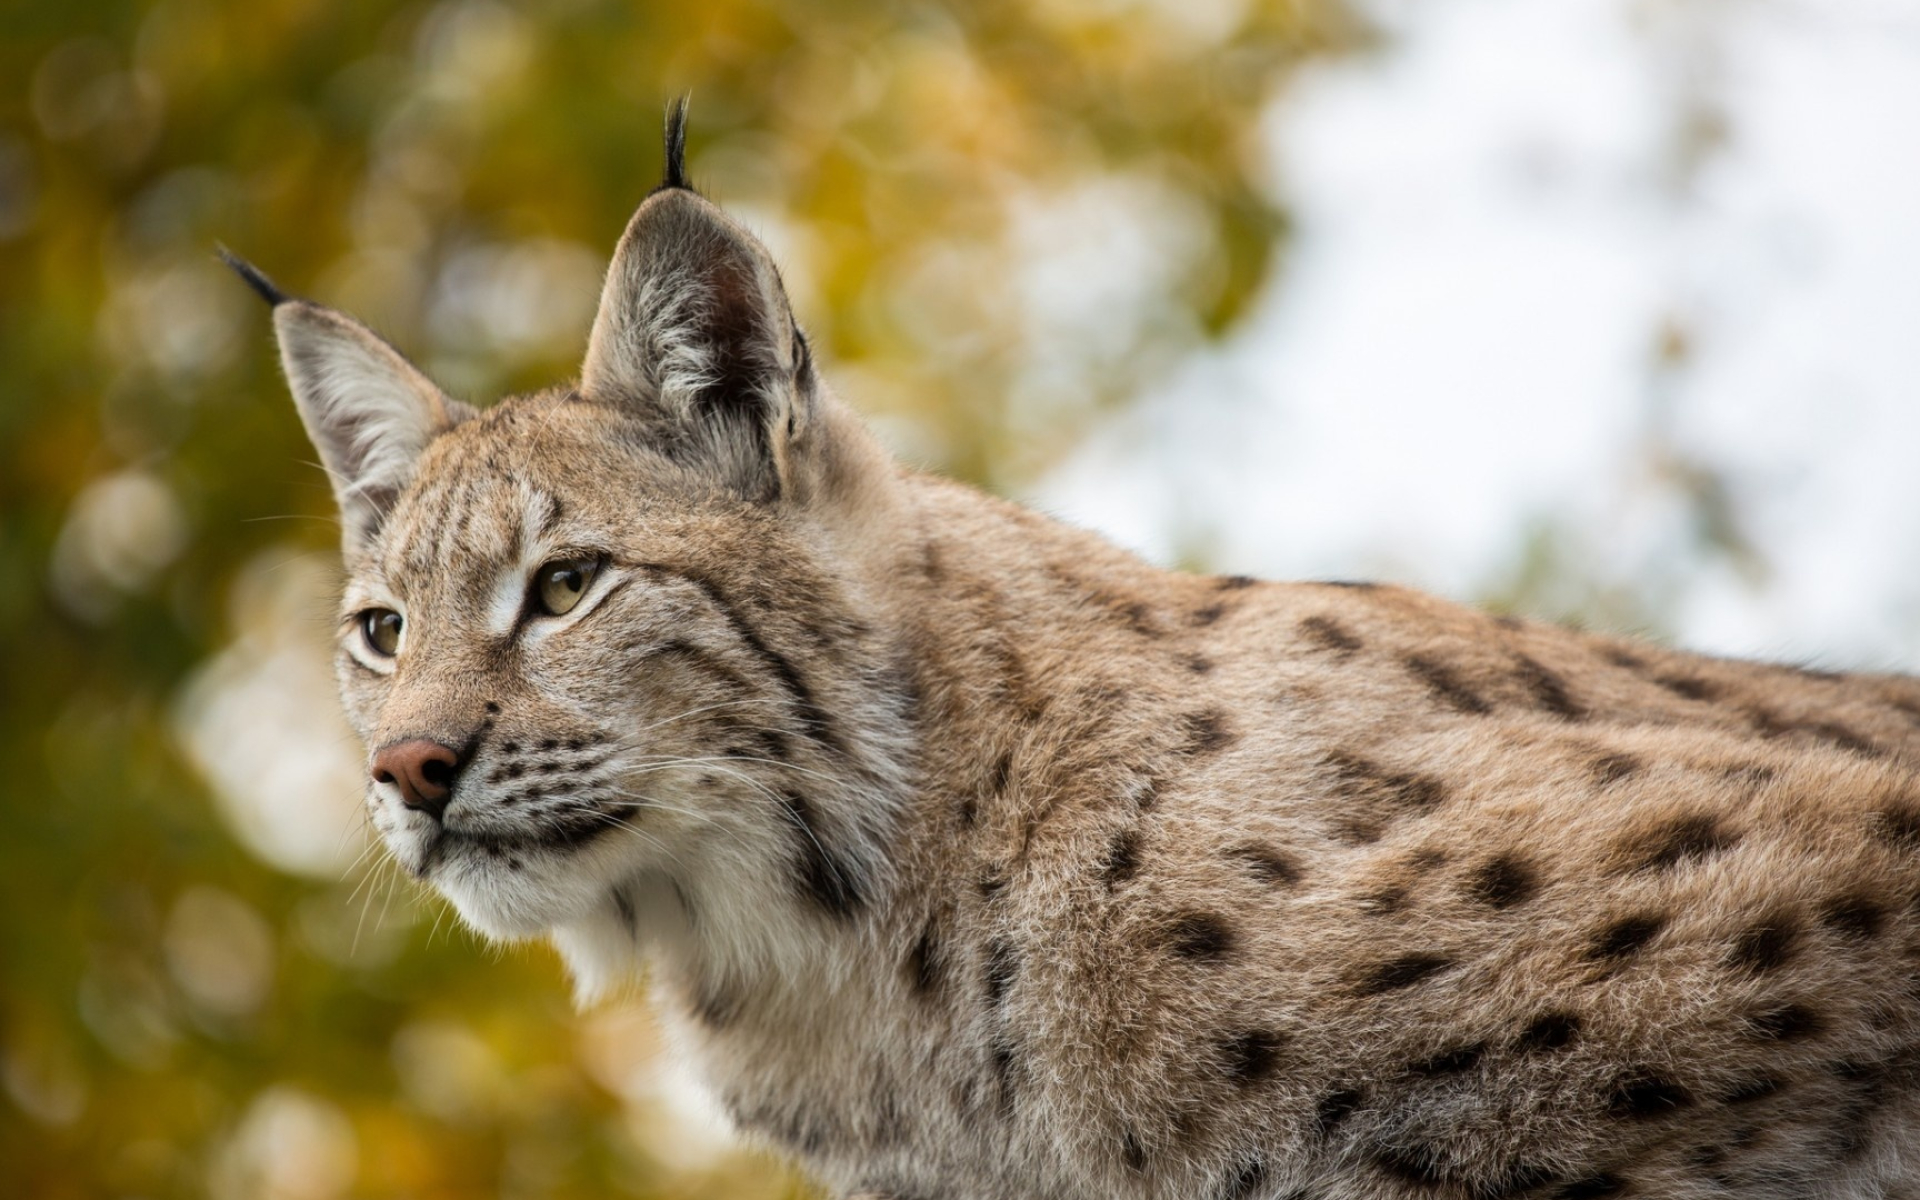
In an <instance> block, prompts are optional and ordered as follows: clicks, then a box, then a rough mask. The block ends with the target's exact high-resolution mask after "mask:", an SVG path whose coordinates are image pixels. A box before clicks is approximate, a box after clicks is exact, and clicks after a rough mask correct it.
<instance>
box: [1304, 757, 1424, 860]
mask: <svg viewBox="0 0 1920 1200" xmlns="http://www.w3.org/2000/svg"><path fill="white" fill-rule="evenodd" d="M1326 761H1327V765H1328V766H1329V767H1331V768H1332V769H1333V774H1334V783H1335V792H1336V794H1337V795H1338V796H1339V797H1340V798H1341V799H1343V800H1349V801H1355V802H1363V803H1364V802H1369V801H1379V802H1385V803H1388V804H1392V805H1394V806H1396V807H1398V808H1406V809H1412V810H1413V811H1415V812H1428V811H1431V810H1432V809H1435V808H1438V807H1440V805H1442V804H1444V803H1445V802H1446V799H1447V789H1446V785H1445V784H1443V783H1441V782H1440V781H1439V780H1438V779H1435V778H1434V777H1432V776H1431V775H1415V774H1413V773H1411V772H1403V771H1389V770H1386V769H1385V768H1383V767H1381V766H1380V765H1379V764H1377V763H1374V762H1370V761H1368V760H1367V759H1364V758H1360V757H1358V756H1356V755H1352V754H1348V753H1346V752H1344V751H1335V752H1334V753H1332V754H1329V755H1327V759H1326ZM1375 836H1376V837H1377V836H1378V835H1377V834H1376V835H1375ZM1369 840H1371V839H1369Z"/></svg>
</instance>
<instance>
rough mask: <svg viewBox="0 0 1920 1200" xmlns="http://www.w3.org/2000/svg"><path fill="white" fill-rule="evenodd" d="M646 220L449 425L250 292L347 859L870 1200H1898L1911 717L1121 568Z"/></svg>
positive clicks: (1343, 596) (1245, 584)
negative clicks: (564, 361)
mask: <svg viewBox="0 0 1920 1200" xmlns="http://www.w3.org/2000/svg"><path fill="white" fill-rule="evenodd" d="M683 130H684V109H683V106H676V107H675V109H674V111H673V112H672V113H670V114H669V119H668V136H667V156H666V157H667V168H666V175H665V180H664V182H663V183H661V185H660V186H659V187H658V188H657V189H656V190H655V191H654V192H653V193H652V194H651V195H650V196H648V197H647V199H646V201H645V202H644V203H643V204H641V205H640V208H639V211H638V212H637V213H635V214H634V217H633V220H632V223H631V224H630V225H629V226H628V227H627V229H626V232H625V234H624V235H623V236H622V238H621V239H620V243H619V246H618V248H617V249H616V250H615V252H614V256H613V262H612V266H611V268H610V269H609V271H608V273H607V281H606V287H605V291H604V292H603V294H602V296H601V299H600V308H599V313H598V316H597V317H596V319H595V321H594V324H593V329H592V333H591V335H590V337H589V340H588V344H587V350H586V359H585V363H584V365H583V366H582V367H581V371H580V377H579V379H578V381H577V382H575V383H572V384H569V385H565V386H561V387H557V388H554V389H552V390H549V391H544V392H539V393H536V394H532V395H523V396H512V397H509V398H507V399H504V400H501V401H500V402H499V403H497V404H495V405H493V406H492V407H490V408H487V409H485V410H480V409H476V408H472V407H469V406H468V405H466V404H464V403H461V402H460V401H457V400H453V399H450V398H448V397H447V396H446V395H445V394H444V393H442V392H441V391H440V390H439V389H438V388H437V387H436V386H435V385H434V384H433V383H432V382H431V381H429V380H428V379H427V378H426V377H425V376H424V375H422V374H421V373H420V372H419V371H418V370H417V369H415V368H414V367H413V366H412V365H411V364H410V363H409V362H408V361H407V360H406V359H405V358H403V357H402V356H401V355H400V354H399V353H398V352H397V351H395V350H394V349H393V348H392V347H391V346H389V345H387V344H386V343H385V342H383V341H381V340H380V339H379V338H378V337H376V336H375V335H374V334H373V333H371V332H369V331H368V330H367V329H366V328H365V327H364V326H362V325H360V324H359V323H357V322H356V321H354V320H352V319H351V318H349V317H346V316H344V315H342V314H340V313H338V312H335V311H333V310H331V309H328V308H325V307H322V306H320V305H317V304H313V303H310V302H307V301H304V300H299V299H294V298H290V297H287V296H285V295H283V294H281V293H280V292H279V291H278V290H277V289H276V288H275V287H274V286H273V285H272V284H271V283H270V282H268V280H267V279H266V277H265V276H263V275H261V274H260V273H259V272H258V271H256V270H254V269H253V268H252V267H250V266H248V265H246V264H245V263H242V262H240V261H239V260H237V259H232V260H230V261H231V262H232V263H233V265H234V266H235V268H236V269H237V270H238V271H239V272H240V273H241V275H242V276H243V277H244V278H245V279H246V280H247V281H248V282H249V283H251V284H252V285H253V286H254V288H255V289H256V290H258V291H259V292H260V293H261V294H262V295H263V296H265V297H266V299H267V300H268V301H270V302H271V304H272V306H273V323H274V328H275V330H276V332H277V334H278V337H279V343H280V349H281V354H282V359H283V362H284V365H285V369H286V375H287V379H288V381H289V383H290V385H291V388H292V391H293V395H294V399H295V401H296V402H297V404H298V407H299V411H300V416H301V419H302V420H303V421H304V422H305V424H306V428H307V431H308V433H309V434H310V435H311V436H312V438H313V441H314V443H315V445H316V446H317V447H318V448H319V452H320V455H321V458H322V460H323V462H324V464H325V466H326V468H327V470H328V472H329V474H330V475H331V476H332V480H333V484H334V488H335V492H336V496H337V499H338V502H339V506H340V510H341V514H342V516H343V518H344V527H345V561H346V568H347V583H346V589H345V602H344V607H343V609H342V612H341V617H340V624H339V636H338V643H339V657H338V663H339V678H340V686H341V691H342V693H343V694H344V697H345V703H346V708H347V712H348V714H349V715H350V717H351V720H352V722H353V724H354V726H355V727H356V729H357V730H358V732H359V733H360V735H361V737H362V738H364V739H365V742H366V745H367V747H368V748H369V752H370V753H369V758H368V771H369V780H368V785H367V805H368V807H369V809H370V811H371V813H372V820H373V823H374V825H375V826H376V827H377V828H378V829H379V831H380V833H381V835H382V836H383V837H384V839H385V841H386V844H387V846H388V848H389V849H390V850H391V852H392V854H393V856H394V857H395V858H396V859H397V860H398V861H399V862H400V863H401V865H403V866H404V867H405V868H406V869H407V870H408V871H409V872H411V873H412V874H413V875H415V876H416V877H418V878H419V879H421V880H424V881H425V882H427V883H428V884H430V885H432V886H433V887H435V888H438V889H439V890H440V891H441V892H443V893H444V894H445V895H446V896H447V897H448V898H449V899H450V900H451V901H452V903H453V904H454V905H455V906H456V907H457V908H458V909H459V911H460V913H461V914H462V915H463V916H464V917H465V919H466V920H467V921H468V922H470V923H471V924H472V925H473V926H474V927H475V928H476V929H478V930H481V931H482V932H484V933H485V934H487V935H489V936H491V937H496V938H504V939H515V938H534V937H543V938H548V939H551V940H552V942H553V943H554V944H555V945H556V946H558V947H559V949H560V952H561V953H562V955H563V956H564V957H565V959H566V961H567V963H568V964H569V965H570V968H571V970H572V973H573V976H574V979H575V982H576V986H577V988H578V990H579V992H580V993H581V995H582V996H583V997H587V998H591V997H594V996H597V995H600V994H602V993H604V992H606V991H607V990H608V989H610V988H614V987H616V986H619V985H620V984H621V983H622V982H623V981H626V980H628V979H630V978H632V977H633V975H634V973H635V972H636V970H637V969H638V968H640V966H641V965H642V964H643V963H645V964H648V967H649V971H650V977H651V979H652V980H653V983H654V988H655V991H656V993H657V1000H658V1003H659V1005H660V1007H661V1009H662V1010H663V1013H664V1015H665V1019H666V1020H667V1021H669V1022H670V1023H671V1024H672V1025H673V1026H675V1032H676V1034H677V1038H678V1042H679V1044H680V1045H681V1046H682V1047H683V1049H684V1052H685V1053H686V1054H688V1055H690V1056H691V1058H692V1060H693V1062H694V1065H695V1066H696V1068H697V1070H698V1072H699V1073H700V1075H701V1076H702V1077H703V1078H704V1079H705V1081H706V1083H707V1084H708V1086H709V1087H710V1088H711V1089H712V1091H713V1094H714V1095H715V1096H716V1097H717V1098H718V1100H719V1101H720V1103H721V1104H722V1105H723V1106H724V1107H725V1109H726V1110H727V1111H728V1112H729V1113H730V1114H731V1116H732V1118H733V1120H734V1122H735V1123H736V1124H737V1126H738V1127H739V1129H740V1130H741V1131H742V1132H743V1134H745V1135H746V1136H749V1137H752V1138H756V1139H760V1140H763V1141H765V1142H766V1143H769V1144H771V1145H773V1146H776V1147H779V1148H781V1149H783V1150H784V1151H785V1152H787V1153H790V1154H792V1155H793V1156H795V1157H797V1158H798V1159H799V1160H800V1162H801V1163H803V1164H804V1165H805V1166H806V1167H807V1168H808V1169H809V1170H811V1171H812V1172H813V1173H814V1174H815V1175H816V1176H817V1177H818V1178H819V1179H821V1180H822V1181H824V1183H825V1184H826V1185H827V1186H828V1187H829V1188H830V1189H831V1190H832V1191H833V1192H834V1194H836V1195H841V1196H854V1195H857V1196H862V1197H879V1198H885V1200H1015V1198H1043V1197H1044V1198H1048V1200H1110V1198H1113V1197H1131V1198H1147V1197H1157V1198H1164V1200H1174V1198H1179V1200H1188V1198H1207V1200H1253V1198H1261V1200H1282V1198H1285V1200H1309V1198H1313V1200H1363V1198H1365V1200H1375V1198H1386V1200H1391V1198H1400V1197H1405V1198H1420V1200H1495V1198H1501V1197H1541V1198H1548V1197H1554V1198H1559V1200H1594V1198H1597V1197H1611V1196H1621V1197H1627V1196H1636V1197H1665V1198H1673V1200H1689V1198H1695V1197H1698V1198H1701V1200H1705V1198H1708V1197H1713V1198H1723V1197H1748V1198H1752V1197H1779V1198H1782V1200H1785V1198H1788V1197H1793V1198H1799V1197H1851V1198H1859V1200H1867V1198H1869V1197H1875V1198H1886V1200H1891V1198H1893V1197H1920V775H1917V774H1916V772H1917V771H1920V681H1916V680H1914V679H1910V678H1901V677H1896V676H1872V675H1839V674H1829V673H1823V672H1817V671H1809V670H1804V669H1798V668H1794V667H1787V666H1770V665H1764V664H1756V663H1746V662H1735V661H1728V660H1722V659H1713V658H1706V657H1702V656H1698V655H1693V654H1687V653H1681V652H1677V651H1673V650H1668V649H1663V648H1659V647H1656V646H1652V645H1646V644H1641V643H1636V642H1629V641H1623V640H1616V639H1612V638H1607V637H1599V636H1593V635H1590V634H1585V633H1579V632H1574V631H1571V630H1567V629H1563V628H1559V627H1555V626H1551V625H1545V624H1536V623H1531V622H1526V621H1520V620H1515V619H1512V618H1504V617H1502V618H1495V617H1491V616H1487V615H1484V614H1482V613H1479V612H1476V611H1472V610H1469V609H1466V608H1461V607H1458V606H1455V605H1453V604H1449V603H1446V602H1443V601H1440V600H1436V599H1433V598H1431V597H1428V596H1425V595H1421V594H1419V593H1416V592H1412V591H1407V590H1404V589H1401V588H1397V587H1389V586H1381V585H1373V584H1353V583H1306V584H1278V583H1260V582H1256V581H1254V580H1252V579H1247V578H1242V577H1238V576H1235V577H1230V578H1207V577H1197V576H1193V575H1185V574H1178V573H1174V572H1169V571H1163V570H1159V569H1157V568H1155V567H1152V566H1149V565H1147V564H1145V563H1143V562H1141V561H1139V560H1137V559H1135V558H1133V557H1131V556H1129V555H1128V554H1126V553H1124V552H1122V551H1120V550H1117V549H1115V548H1113V547H1111V546H1109V545H1107V544H1105V543H1104V542H1102V541H1101V540H1100V539H1099V538H1097V537H1095V536H1093V535H1091V534H1088V533H1085V532H1082V531H1080V530H1077V529H1072V528H1069V527H1067V526H1064V525H1061V524H1059V523H1057V522H1055V521H1052V520H1050V519H1048V518H1046V517H1044V516H1040V515H1037V514H1035V513H1032V512H1028V511H1026V510H1024V509H1021V508H1018V507H1015V506H1014V505H1012V504H1008V503H1005V502H1002V501H1000V500H996V499H994V498H992V497H989V496H985V495H982V494H980V493H978V492H975V491H972V490H970V489H968V488H965V487H962V486H959V485H957V484H954V483H950V482H947V481H945V480H941V479H936V478H932V477H929V476H926V475H923V474H919V473H916V472H913V471H910V470H906V469H903V468H902V467H900V466H898V465H896V464H895V463H894V462H892V461H891V460H890V459H889V457H888V456H887V454H886V453H885V452H884V451H883V450H882V449H881V448H880V447H879V446H878V444H877V443H876V442H875V440H874V438H873V437H872V436H870V435H869V434H868V432H867V431H866V430H865V429H864V428H863V427H862V425H861V423H860V421H859V419H858V418H857V417H856V416H855V415H854V414H853V412H852V411H851V410H850V409H849V408H848V407H847V406H846V405H845V404H843V403H842V402H841V401H840V400H839V399H838V398H836V397H835V395H834V394H833V392H832V391H831V390H830V388H829V386H828V384H827V383H826V381H825V380H824V379H823V378H822V377H821V375H820V373H819V370H818V368H817V365H816V363H815V361H814V359H813V357H812V355H811V354H810V353H809V351H808V344H807V339H806V337H805V335H804V334H802V332H801V330H800V328H799V326H798V325H797V324H796V323H795V320H794V316H793V313H792V312H791V311H790V309H789V307H788V303H787V299H786V295H785V293H784V292H783V290H782V288H781V283H780V276H779V273H778V271H777V270H776V269H775V267H774V264H773V262H772V261H771V260H770V259H769V257H768V255H767V252H766V251H765V249H764V248H763V247H762V246H761V245H760V244H759V243H758V242H757V241H756V240H755V239H754V238H753V237H752V235H751V234H749V233H748V232H747V231H746V230H745V229H744V228H742V227H741V226H740V225H739V224H737V223H736V222H734V221H733V220H731V219H730V218H728V217H727V216H726V215H725V214H724V213H722V212H721V211H720V209H718V208H716V207H715V206H714V205H713V204H711V203H709V202H708V201H707V200H705V199H703V198H702V197H701V196H700V195H698V194H697V193H696V192H695V191H694V190H693V189H692V188H691V187H690V186H689V184H688V182H687V179H686V176H685V172H684V168H683V165H682V160H683V157H684V152H683V145H684V132H683Z"/></svg>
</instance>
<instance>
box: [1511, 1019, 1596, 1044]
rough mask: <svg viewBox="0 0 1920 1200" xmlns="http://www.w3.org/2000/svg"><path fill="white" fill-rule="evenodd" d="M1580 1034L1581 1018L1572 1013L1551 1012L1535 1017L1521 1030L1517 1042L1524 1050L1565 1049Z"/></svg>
mask: <svg viewBox="0 0 1920 1200" xmlns="http://www.w3.org/2000/svg"><path fill="white" fill-rule="evenodd" d="M1578 1036H1580V1018H1579V1017H1576V1016H1574V1015H1573V1014H1572V1013H1562V1012H1550V1013H1544V1014H1542V1015H1540V1016H1538V1017H1535V1018H1534V1019H1533V1023H1532V1024H1530V1025H1528V1026H1527V1027H1526V1028H1525V1029H1523V1030H1521V1031H1520V1038H1519V1040H1518V1041H1517V1042H1516V1043H1515V1045H1516V1046H1518V1048H1519V1049H1520V1050H1522V1051H1544V1050H1564V1049H1565V1048H1566V1047H1567V1046H1569V1045H1571V1044H1572V1043H1573V1039H1574V1038H1576V1037H1578Z"/></svg>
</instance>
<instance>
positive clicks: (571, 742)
mask: <svg viewBox="0 0 1920 1200" xmlns="http://www.w3.org/2000/svg"><path fill="white" fill-rule="evenodd" d="M586 747H587V744H586V743H585V742H583V741H581V740H580V739H579V738H569V739H568V740H567V749H569V750H584V749H586Z"/></svg>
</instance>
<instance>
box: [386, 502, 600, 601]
mask: <svg viewBox="0 0 1920 1200" xmlns="http://www.w3.org/2000/svg"><path fill="white" fill-rule="evenodd" d="M563 511H564V510H563V507H562V505H561V503H560V501H559V500H558V499H557V498H556V497H554V496H552V495H551V494H549V493H547V492H545V491H543V490H541V489H540V488H538V487H535V486H534V485H532V484H530V483H528V482H527V481H525V480H519V479H509V478H504V477H502V476H500V475H497V474H494V473H491V472H485V471H481V472H472V473H467V472H448V473H445V474H442V475H440V476H439V477H438V478H435V479H432V480H430V481H426V482H425V483H424V484H423V486H422V487H421V489H420V490H419V491H418V492H416V493H415V494H414V496H413V497H412V499H411V502H410V503H409V504H408V506H407V509H406V512H405V514H404V517H405V520H404V525H403V526H401V527H399V528H395V529H394V530H393V535H394V537H393V541H392V543H391V546H392V549H391V551H390V552H389V554H388V556H387V561H388V572H389V574H390V576H391V575H398V576H400V577H402V578H404V579H405V581H406V582H407V583H409V584H411V585H412V586H413V589H414V590H416V591H418V590H420V589H422V588H425V589H427V590H431V591H437V592H440V593H441V594H442V595H443V596H446V597H448V598H449V599H452V598H456V597H458V598H460V599H464V600H465V601H466V603H464V604H461V605H460V606H461V607H463V608H469V609H471V608H474V607H477V608H478V609H479V612H477V613H474V615H475V616H476V617H479V616H481V615H482V614H484V616H485V619H486V623H487V624H488V626H489V627H492V626H493V625H494V624H495V621H494V620H493V615H494V613H495V612H496V610H497V609H498V607H499V592H500V590H501V589H502V588H504V587H508V585H509V583H510V584H511V589H512V591H513V597H514V601H515V604H516V606H517V604H518V601H519V598H520V597H521V595H523V594H524V591H525V580H526V578H527V575H528V573H529V572H531V571H532V570H533V568H534V567H537V566H538V565H539V563H540V561H541V557H540V556H541V555H543V554H544V553H546V552H547V550H548V549H549V548H550V544H551V541H552V538H553V535H554V532H555V529H556V527H557V525H558V522H559V520H560V517H561V514H562V512H563ZM530 559H531V560H532V561H528V560H530ZM515 611H516V612H517V611H518V610H517V607H516V609H515ZM510 627H511V623H509V628H510Z"/></svg>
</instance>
